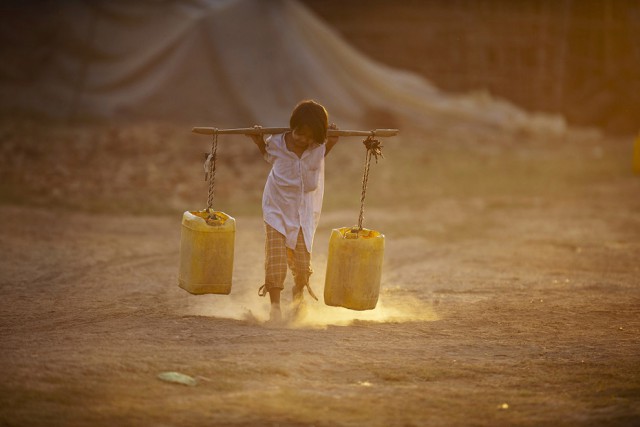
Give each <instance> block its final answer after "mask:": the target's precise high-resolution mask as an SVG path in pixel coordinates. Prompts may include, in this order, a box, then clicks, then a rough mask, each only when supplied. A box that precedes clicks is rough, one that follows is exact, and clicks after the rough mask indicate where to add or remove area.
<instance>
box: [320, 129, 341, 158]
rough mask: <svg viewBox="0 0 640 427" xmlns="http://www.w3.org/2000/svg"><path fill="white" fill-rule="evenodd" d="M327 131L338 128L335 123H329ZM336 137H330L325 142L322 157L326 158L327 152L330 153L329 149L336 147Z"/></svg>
mask: <svg viewBox="0 0 640 427" xmlns="http://www.w3.org/2000/svg"><path fill="white" fill-rule="evenodd" d="M329 129H338V126H336V124H335V123H331V124H330V125H329ZM338 139H339V137H338V136H330V137H328V138H327V142H326V145H327V146H326V148H325V150H324V156H325V157H326V156H327V154H329V151H331V149H332V148H333V146H334V145H336V144H337V143H338Z"/></svg>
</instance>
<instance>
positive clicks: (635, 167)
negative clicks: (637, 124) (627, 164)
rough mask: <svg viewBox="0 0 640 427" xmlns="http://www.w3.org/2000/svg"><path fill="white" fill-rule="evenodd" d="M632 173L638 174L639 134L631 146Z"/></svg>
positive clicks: (639, 156) (639, 159)
mask: <svg viewBox="0 0 640 427" xmlns="http://www.w3.org/2000/svg"><path fill="white" fill-rule="evenodd" d="M633 172H635V173H637V174H640V134H638V136H637V137H636V142H635V144H634V145H633Z"/></svg>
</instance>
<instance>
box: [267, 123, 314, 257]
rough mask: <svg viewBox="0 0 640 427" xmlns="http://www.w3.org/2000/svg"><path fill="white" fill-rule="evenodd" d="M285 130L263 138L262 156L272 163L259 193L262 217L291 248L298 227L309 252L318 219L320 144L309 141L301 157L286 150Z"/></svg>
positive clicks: (293, 246) (294, 242) (294, 245)
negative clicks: (264, 142) (261, 193)
mask: <svg viewBox="0 0 640 427" xmlns="http://www.w3.org/2000/svg"><path fill="white" fill-rule="evenodd" d="M284 135H285V134H279V135H272V136H270V137H269V138H267V140H266V151H267V152H266V154H265V156H264V158H265V160H266V161H267V162H269V163H271V164H272V165H273V166H272V168H271V172H270V173H269V176H268V177H267V183H266V184H265V186H264V193H263V195H262V214H263V218H264V221H265V222H266V223H267V224H269V225H270V226H271V227H273V228H275V229H276V230H278V231H279V232H280V233H282V234H283V235H284V236H285V238H286V246H287V247H288V248H291V249H295V247H296V241H297V238H298V230H300V228H302V233H303V236H304V242H305V245H306V246H307V251H308V252H309V253H311V247H312V245H313V236H314V234H315V232H316V228H317V227H318V222H319V221H320V211H321V210H322V197H323V196H324V154H325V149H326V146H325V145H324V144H311V145H309V147H308V148H307V149H306V150H304V152H303V153H302V157H298V156H297V155H296V154H295V153H294V152H292V151H289V149H288V148H287V144H286V143H285V140H284Z"/></svg>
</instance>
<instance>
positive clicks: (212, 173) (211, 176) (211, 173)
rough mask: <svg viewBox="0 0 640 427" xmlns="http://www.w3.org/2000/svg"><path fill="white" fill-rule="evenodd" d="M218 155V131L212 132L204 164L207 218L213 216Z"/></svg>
mask: <svg viewBox="0 0 640 427" xmlns="http://www.w3.org/2000/svg"><path fill="white" fill-rule="evenodd" d="M217 157H218V132H217V129H216V132H214V133H213V140H212V141H211V154H209V156H208V157H207V161H206V162H205V166H207V164H208V166H209V167H208V168H207V167H205V177H204V178H205V180H208V181H209V195H208V196H207V212H209V218H212V219H216V218H214V217H215V215H213V192H214V189H215V180H216V158H217Z"/></svg>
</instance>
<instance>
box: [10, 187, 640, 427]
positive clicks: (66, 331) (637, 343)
mask: <svg viewBox="0 0 640 427" xmlns="http://www.w3.org/2000/svg"><path fill="white" fill-rule="evenodd" d="M563 188H565V187H563ZM566 188H569V190H567V191H565V192H564V193H562V194H560V195H559V196H558V195H557V194H556V193H553V194H552V193H549V194H546V193H541V194H542V195H541V196H531V195H523V196H521V197H505V196H500V195H491V194H489V193H487V194H485V195H480V196H478V197H475V198H474V197H471V198H468V197H456V196H447V195H442V196H440V197H433V198H432V199H431V200H429V202H428V203H424V204H423V205H422V206H419V207H417V208H414V207H409V206H407V207H402V206H399V207H397V208H396V209H395V210H394V216H391V215H389V214H388V212H387V211H385V210H382V209H380V208H377V209H374V208H372V209H370V210H368V211H367V215H368V218H370V221H371V222H375V225H376V228H378V229H379V230H381V231H383V232H385V234H386V236H387V248H386V251H385V270H384V277H383V290H382V292H381V300H380V303H379V307H378V308H377V309H376V310H374V311H372V312H364V313H358V312H352V311H348V310H342V309H330V308H328V307H324V305H323V304H322V302H320V303H313V304H312V308H311V312H310V316H309V318H308V320H307V321H306V322H305V323H303V324H301V325H296V326H295V327H293V326H292V327H288V328H281V329H274V328H268V327H265V326H264V325H263V324H262V323H261V322H262V321H263V320H264V319H265V316H266V311H267V307H266V304H267V303H266V301H265V300H264V299H259V297H258V296H257V295H256V290H257V287H258V286H259V285H260V284H261V266H262V262H263V258H262V257H263V254H262V245H263V240H262V239H263V236H262V225H261V220H260V218H256V217H252V216H245V217H242V216H241V217H238V218H237V221H238V234H237V241H236V266H235V276H234V277H235V279H234V280H235V282H234V290H233V292H232V294H231V295H229V296H201V297H195V296H191V295H188V294H187V293H185V292H184V291H182V290H181V289H179V288H178V287H177V285H176V275H177V265H178V259H179V248H178V245H179V233H180V217H179V215H178V216H166V215H165V216H159V217H153V216H125V215H120V216H118V215H96V214H89V213H78V212H71V211H69V210H55V209H54V210H52V211H46V210H44V209H37V210H34V209H28V208H25V207H18V206H11V205H4V206H0V250H1V253H2V257H1V259H0V271H1V276H0V295H1V297H2V302H3V309H2V314H1V317H0V340H1V342H2V352H1V353H0V367H1V369H2V372H1V374H2V381H1V382H0V407H1V408H2V409H0V424H2V425H7V426H12V425H29V426H46V425H92V426H114V425H118V426H120V425H124V426H126V425H145V426H147V425H151V426H152V425H157V426H197V425H220V426H245V425H280V426H298V425H316V426H333V425H344V426H349V425H353V426H356V425H367V426H395V425H399V426H400V425H401V426H412V425H415V426H418V425H431V426H438V425H486V426H493V425H523V426H524V425H531V426H540V425H549V426H551V425H553V426H557V425H567V426H569V425H571V426H573V425H594V426H595V425H598V426H600V425H615V426H618V425H627V426H632V425H638V424H640V179H638V177H634V176H631V175H628V176H624V177H617V178H615V177H614V178H611V179H606V180H601V181H598V182H596V185H593V186H592V187H591V189H590V190H589V191H583V190H581V191H573V190H572V187H570V186H569V187H566ZM545 194H546V195H545ZM353 217H354V215H353V212H343V211H329V212H327V213H326V214H325V215H324V216H323V220H322V223H321V228H320V229H319V231H318V234H317V241H316V242H315V245H314V259H313V262H314V267H315V271H316V273H315V274H314V276H313V279H312V285H313V287H314V288H315V289H316V291H317V293H318V294H319V295H321V294H322V285H323V278H324V266H325V262H326V252H327V239H328V236H329V231H330V229H331V228H333V227H336V226H344V225H351V222H352V220H353ZM289 280H290V279H289ZM289 285H290V283H289ZM165 371H178V372H182V373H184V374H188V375H190V376H192V377H194V378H196V379H197V381H198V384H197V385H196V386H194V387H188V386H182V385H177V384H171V383H166V382H163V381H160V380H159V379H158V378H157V375H158V374H159V373H161V372H165Z"/></svg>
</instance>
